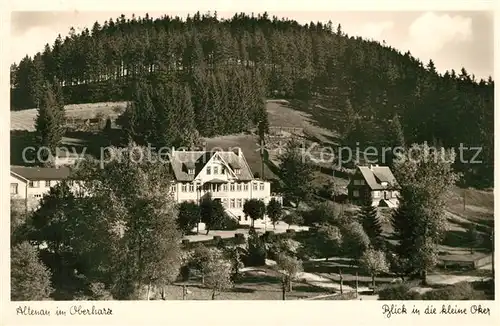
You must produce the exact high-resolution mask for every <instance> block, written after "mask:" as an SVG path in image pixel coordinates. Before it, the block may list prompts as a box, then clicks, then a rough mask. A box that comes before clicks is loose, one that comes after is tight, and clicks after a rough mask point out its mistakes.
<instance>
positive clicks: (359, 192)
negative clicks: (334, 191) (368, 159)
mask: <svg viewBox="0 0 500 326" xmlns="http://www.w3.org/2000/svg"><path fill="white" fill-rule="evenodd" d="M347 191H348V198H349V201H350V202H352V203H354V204H362V203H363V200H364V199H365V198H366V196H367V195H369V196H371V199H372V205H373V206H376V207H378V206H381V207H393V208H394V207H398V205H399V200H398V196H399V187H398V183H397V181H396V178H395V177H394V175H393V174H392V171H391V169H390V168H389V167H387V166H378V165H370V166H358V167H357V169H356V172H355V173H354V175H353V177H352V178H351V181H350V182H349V184H348V185H347Z"/></svg>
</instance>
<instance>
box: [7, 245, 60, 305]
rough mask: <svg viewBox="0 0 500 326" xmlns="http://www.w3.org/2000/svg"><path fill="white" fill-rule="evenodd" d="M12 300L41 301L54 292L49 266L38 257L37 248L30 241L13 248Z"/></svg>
mask: <svg viewBox="0 0 500 326" xmlns="http://www.w3.org/2000/svg"><path fill="white" fill-rule="evenodd" d="M10 260H11V279H10V284H11V289H10V291H11V300H13V301H41V300H46V299H48V298H49V296H50V295H51V293H52V292H53V289H52V286H51V283H50V278H51V273H50V271H49V270H48V268H47V267H46V266H45V265H44V264H43V263H42V262H41V261H40V259H39V258H38V252H37V250H36V249H35V248H34V247H33V246H32V245H30V244H29V243H28V242H22V243H20V244H18V245H17V246H15V247H14V248H12V251H11V255H10Z"/></svg>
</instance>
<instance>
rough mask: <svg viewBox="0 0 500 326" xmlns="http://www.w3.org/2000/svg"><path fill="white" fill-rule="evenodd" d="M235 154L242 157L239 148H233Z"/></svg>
mask: <svg viewBox="0 0 500 326" xmlns="http://www.w3.org/2000/svg"><path fill="white" fill-rule="evenodd" d="M233 152H234V153H235V154H236V155H238V157H241V156H242V153H241V148H239V147H237V148H233Z"/></svg>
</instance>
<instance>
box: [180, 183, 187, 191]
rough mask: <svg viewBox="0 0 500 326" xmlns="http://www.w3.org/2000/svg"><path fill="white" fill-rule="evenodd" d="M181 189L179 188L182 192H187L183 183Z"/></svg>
mask: <svg viewBox="0 0 500 326" xmlns="http://www.w3.org/2000/svg"><path fill="white" fill-rule="evenodd" d="M181 189H182V190H181V191H182V192H187V186H186V184H183V185H182V188H181Z"/></svg>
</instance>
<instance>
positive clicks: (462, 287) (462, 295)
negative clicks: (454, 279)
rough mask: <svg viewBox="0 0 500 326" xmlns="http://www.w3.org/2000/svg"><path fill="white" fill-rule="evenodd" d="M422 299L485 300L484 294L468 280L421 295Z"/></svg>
mask: <svg viewBox="0 0 500 326" xmlns="http://www.w3.org/2000/svg"><path fill="white" fill-rule="evenodd" d="M422 300H485V294H484V293H483V292H481V291H477V290H475V289H474V287H473V286H472V284H471V283H469V282H460V283H456V284H453V285H450V286H446V287H444V288H441V289H436V290H432V291H429V292H426V293H424V294H423V295H422Z"/></svg>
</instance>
